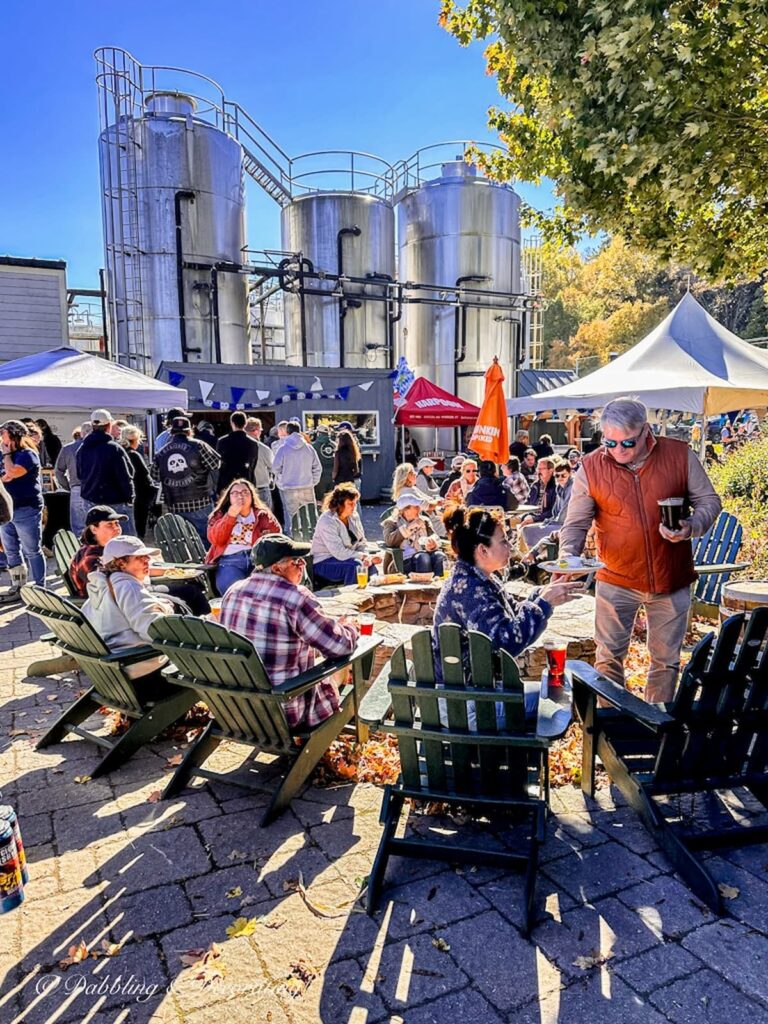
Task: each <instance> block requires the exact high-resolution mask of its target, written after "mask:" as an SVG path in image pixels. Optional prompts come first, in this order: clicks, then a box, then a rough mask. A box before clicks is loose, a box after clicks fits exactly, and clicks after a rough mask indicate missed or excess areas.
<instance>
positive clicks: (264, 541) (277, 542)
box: [251, 533, 312, 569]
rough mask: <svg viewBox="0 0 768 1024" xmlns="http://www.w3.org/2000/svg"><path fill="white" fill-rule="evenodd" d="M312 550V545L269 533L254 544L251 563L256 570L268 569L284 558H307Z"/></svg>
mask: <svg viewBox="0 0 768 1024" xmlns="http://www.w3.org/2000/svg"><path fill="white" fill-rule="evenodd" d="M311 550H312V545H311V544H304V543H302V542H301V541H296V540H293V539H292V538H291V537H286V536H285V534H284V533H269V534H267V535H266V536H264V537H260V538H259V539H258V540H257V541H256V543H255V544H254V546H253V550H252V551H251V561H252V562H253V566H254V568H255V569H268V568H269V567H270V565H274V564H275V563H276V562H279V561H281V559H283V558H306V557H307V555H308V554H309V553H310V551H311Z"/></svg>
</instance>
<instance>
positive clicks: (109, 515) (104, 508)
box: [85, 505, 128, 526]
mask: <svg viewBox="0 0 768 1024" xmlns="http://www.w3.org/2000/svg"><path fill="white" fill-rule="evenodd" d="M127 518H128V516H123V515H121V514H120V513H119V512H115V510H114V509H113V508H110V507H109V505H93V506H92V507H91V508H89V509H88V512H87V514H86V517H85V525H86V526H95V525H96V523H105V522H108V523H121V522H123V520H125V519H127Z"/></svg>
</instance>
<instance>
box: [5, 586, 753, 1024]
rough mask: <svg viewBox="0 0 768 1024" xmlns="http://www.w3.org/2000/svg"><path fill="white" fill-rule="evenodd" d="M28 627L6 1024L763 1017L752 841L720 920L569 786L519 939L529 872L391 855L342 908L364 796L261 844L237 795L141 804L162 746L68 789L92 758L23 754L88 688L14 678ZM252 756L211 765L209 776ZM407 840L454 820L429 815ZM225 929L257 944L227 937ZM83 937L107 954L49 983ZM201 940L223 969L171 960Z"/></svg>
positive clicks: (13, 749) (361, 841) (367, 804)
mask: <svg viewBox="0 0 768 1024" xmlns="http://www.w3.org/2000/svg"><path fill="white" fill-rule="evenodd" d="M40 632H41V628H40V626H39V624H38V623H37V622H36V620H30V619H29V618H28V616H27V615H26V614H25V613H23V612H21V611H20V610H19V608H18V606H16V607H14V608H13V609H11V610H6V611H4V612H2V614H0V787H1V788H2V794H3V799H4V800H9V801H10V802H11V803H13V804H14V805H15V806H16V808H17V810H18V813H19V816H20V819H21V825H22V830H23V834H24V838H25V841H26V843H27V847H28V855H29V861H30V874H31V879H30V883H29V886H28V896H27V900H26V902H25V903H24V904H23V906H22V907H21V908H19V909H18V910H16V911H14V912H12V913H10V914H8V915H5V916H3V917H2V918H0V979H3V981H2V986H1V987H0V1021H2V1022H3V1024H10V1022H15V1021H24V1022H25V1024H41V1022H44V1021H49V1022H51V1024H52V1022H53V1021H56V1022H57V1024H59V1022H60V1024H66V1022H70V1021H88V1022H94V1024H102V1022H108V1021H109V1022H123V1021H130V1022H141V1024H146V1022H149V1021H158V1022H169V1024H170V1022H173V1024H177V1022H182V1021H183V1022H189V1024H203V1022H216V1024H219V1022H222V1024H223V1022H226V1024H239V1022H240V1021H243V1022H249V1024H251V1022H262V1021H269V1022H272V1024H283V1022H295V1024H299V1022H319V1021H322V1022H324V1024H325V1022H328V1024H331V1022H333V1024H337V1022H339V1024H375V1022H376V1021H389V1022H401V1021H405V1022H407V1024H427V1022H441V1024H442V1022H449V1024H454V1022H457V1024H458V1022H459V1021H461V1022H467V1024H470V1022H471V1024H474V1022H480V1024H496V1022H500V1021H504V1022H508V1024H529V1022H530V1024H565V1022H574V1024H576V1022H581V1021H584V1022H590V1024H602V1022H614V1021H615V1022H619V1021H621V1022H627V1024H661V1022H663V1021H669V1022H674V1024H687V1022H728V1024H742V1022H744V1024H747V1022H749V1024H755V1022H760V1021H768V969H767V968H766V965H768V913H767V911H768V850H766V849H765V848H760V847H755V848H752V849H748V850H745V851H744V850H743V851H741V852H736V853H728V852H721V853H720V854H719V855H718V857H717V859H716V861H715V871H716V874H717V875H718V877H719V878H722V880H723V881H725V882H727V883H728V884H729V885H731V886H733V887H734V888H735V889H737V890H738V893H739V895H738V896H737V897H736V898H735V899H733V900H732V901H730V902H729V903H728V909H729V914H728V916H727V917H725V918H723V919H721V920H718V919H716V918H714V917H713V916H712V914H710V912H709V911H708V910H707V909H706V908H705V907H703V906H702V905H701V904H700V903H699V902H698V901H697V900H696V899H695V898H693V897H692V895H691V893H690V892H689V891H688V889H686V888H685V887H684V886H683V885H682V884H681V883H680V882H679V881H678V880H677V879H676V878H675V876H674V875H673V874H672V873H671V871H670V868H669V865H668V864H667V862H666V861H665V859H664V857H663V856H662V854H661V853H660V852H659V851H658V850H657V849H656V847H655V845H654V843H653V841H652V839H651V838H650V837H649V835H648V834H647V833H646V832H645V830H644V829H643V828H642V827H641V826H640V825H639V824H638V822H637V820H636V818H635V816H634V814H633V813H632V812H631V811H630V810H629V809H628V808H626V807H623V806H617V805H616V802H615V801H616V797H615V796H614V794H613V793H612V791H610V790H608V789H604V790H601V791H600V792H599V795H598V799H597V800H596V801H587V800H585V799H584V798H583V797H582V795H581V793H580V792H579V791H578V790H576V789H572V788H568V789H560V790H556V791H555V792H554V794H553V814H552V817H551V819H550V822H549V826H548V838H547V842H546V846H545V848H544V851H543V864H542V867H541V871H540V875H539V881H538V887H537V895H538V904H539V918H538V924H537V927H536V928H535V930H534V932H533V934H532V939H531V941H530V942H529V941H527V940H525V939H524V938H523V937H522V936H521V933H520V931H519V928H518V925H519V921H520V912H519V907H518V904H519V901H520V892H521V881H520V878H519V876H514V875H512V876H505V875H503V874H501V873H500V872H498V871H496V870H489V869H486V868H483V867H478V868H477V869H474V868H469V867H464V868H452V867H450V866H442V865H440V864H438V863H430V862H404V861H399V862H398V861H393V862H392V863H391V865H390V870H389V874H388V879H387V888H386V889H385V892H384V897H383V899H382V904H381V909H380V911H379V913H378V914H377V916H376V917H375V918H374V919H371V918H369V917H368V916H367V915H366V914H364V913H362V912H361V911H360V909H359V905H358V906H356V905H355V899H356V896H357V895H358V894H359V891H360V886H361V884H362V880H363V879H364V877H365V876H366V875H367V873H368V871H369V870H370V866H371V862H372V858H373V854H374V851H375V849H376V846H377V843H378V838H379V825H378V811H379V804H380V796H381V794H380V791H379V790H378V789H377V788H376V787H374V786H371V785H356V786H355V785H339V786H334V787H329V788H324V787H322V786H316V785H314V786H310V787H309V788H308V789H307V790H306V791H305V793H304V794H303V796H302V797H301V799H298V800H295V801H294V803H293V806H292V808H291V810H289V811H288V812H287V813H286V814H285V815H283V816H282V817H281V818H280V819H279V820H278V821H277V822H276V823H275V824H274V825H272V826H271V827H269V828H268V829H260V828H259V826H258V823H257V822H258V817H259V815H258V808H259V807H260V806H261V805H262V804H263V802H264V801H263V799H262V798H261V797H260V796H254V795H251V794H248V793H246V792H245V791H244V790H242V789H241V788H238V787H236V786H228V785H227V786H223V785H212V784H208V785H204V786H202V788H198V789H195V790H188V791H186V792H185V793H184V794H183V795H182V797H181V798H179V799H177V800H173V801H170V802H168V803H156V802H151V800H150V799H149V798H150V797H151V796H152V794H153V793H154V791H156V790H158V789H159V788H160V787H161V786H162V785H163V782H164V780H165V778H167V772H168V764H167V761H168V759H169V758H172V757H174V756H175V755H176V754H177V753H178V749H177V748H175V747H174V746H173V744H172V743H171V742H170V741H166V742H160V743H157V744H154V745H153V746H152V748H151V749H148V750H145V751H144V752H142V753H141V754H140V755H138V756H136V757H134V758H133V760H132V761H131V762H130V763H129V764H128V765H126V766H125V767H124V768H123V769H121V770H119V771H116V772H114V773H113V774H112V775H111V776H109V777H108V778H104V779H98V780H91V781H86V782H82V781H81V782H77V781H76V779H78V778H82V777H84V776H87V775H88V773H89V769H91V768H92V767H93V766H94V764H95V763H96V751H95V749H94V747H92V746H91V745H89V744H87V743H86V742H84V741H81V740H79V739H75V740H69V741H67V742H66V743H63V744H60V745H59V746H56V747H51V748H49V749H47V750H45V751H40V752H39V753H38V752H36V751H35V750H34V747H33V740H34V738H35V735H36V734H39V732H40V731H42V730H43V729H44V728H46V727H47V725H48V724H49V723H50V721H51V720H52V718H53V716H55V715H56V714H57V712H58V710H59V709H60V707H61V706H62V705H65V704H66V703H67V702H68V701H69V700H71V699H72V698H73V696H74V694H75V693H76V691H77V690H78V689H79V688H80V686H81V685H82V681H81V680H79V679H78V678H77V677H75V676H67V677H65V678H62V679H45V678H43V679H39V678H27V677H26V667H27V665H28V664H29V663H30V662H32V661H34V660H35V659H37V658H39V657H45V656H46V654H47V653H48V650H49V649H48V648H47V646H46V645H45V644H42V643H40V642H39V641H38V640H37V637H38V636H39V635H40ZM102 723H103V720H102ZM245 753H246V751H245V748H238V747H234V746H231V747H224V748H222V749H221V751H220V752H219V753H218V755H217V756H218V762H219V767H223V768H225V769H226V768H228V767H232V768H234V767H236V766H237V765H239V764H240V763H241V762H242V760H243V757H244V755H245ZM409 827H413V828H416V829H419V830H425V829H428V828H437V829H450V828H452V827H455V826H454V825H453V823H452V822H451V821H450V820H447V819H440V818H436V817H427V816H424V815H421V816H418V817H415V818H412V826H409ZM468 831H469V827H468V826H465V827H464V832H468ZM472 831H473V833H474V835H473V839H474V840H475V841H478V840H479V841H484V842H488V843H497V842H504V840H505V838H506V837H505V834H504V833H503V832H494V833H492V832H491V830H483V829H481V828H479V827H475V828H473V829H472ZM299 878H300V879H301V881H302V883H303V887H304V889H303V891H302V890H301V889H300V888H299V884H298V880H299ZM238 917H243V918H246V919H248V921H250V922H252V923H251V924H249V925H248V927H247V928H246V931H249V932H250V934H245V935H241V936H238V937H230V936H229V935H228V934H227V928H228V927H230V926H232V924H233V922H234V921H235V919H236V918H238ZM81 940H84V941H85V943H86V945H87V947H88V948H89V949H92V950H95V951H99V950H102V949H103V948H104V947H103V946H102V942H103V943H104V945H105V946H106V947H109V946H110V944H113V943H114V944H119V950H118V951H117V953H116V955H114V956H111V957H110V956H106V955H104V956H100V957H99V958H93V957H91V958H88V959H86V960H84V961H83V962H77V963H74V964H73V965H71V966H69V967H68V968H67V969H66V970H63V969H62V968H60V967H59V966H58V963H59V961H61V960H62V959H63V958H65V957H66V956H67V954H68V950H69V949H70V948H71V947H73V946H77V945H78V944H79V943H80V941H81ZM438 940H442V941H441V942H440V941H438ZM211 943H215V944H217V946H218V950H219V955H218V956H216V957H212V958H211V957H209V959H208V962H207V964H205V965H202V964H200V963H198V964H197V965H193V966H185V964H184V963H183V962H182V959H181V955H182V954H183V953H188V951H190V950H195V949H197V950H202V951H204V950H207V949H209V947H210V945H211ZM110 951H111V952H115V950H114V948H112V949H110ZM200 956H202V954H200ZM186 959H187V960H188V961H189V960H194V959H195V955H194V954H193V955H192V956H191V957H189V956H188V957H187V958H186Z"/></svg>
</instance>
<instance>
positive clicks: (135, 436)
mask: <svg viewBox="0 0 768 1024" xmlns="http://www.w3.org/2000/svg"><path fill="white" fill-rule="evenodd" d="M143 440H144V435H143V434H142V432H141V430H140V429H139V428H138V427H134V426H133V425H132V424H130V423H129V424H128V425H127V426H125V427H123V429H122V432H121V435H120V441H121V443H122V446H123V448H124V449H125V452H126V454H127V456H128V461H129V462H130V463H131V467H132V468H133V486H134V490H135V492H136V499H135V501H134V505H133V508H134V518H135V521H136V536H137V537H141V538H142V540H143V538H144V535H145V534H146V532H147V520H148V519H149V510H150V509H151V508H152V506H153V505H154V503H155V501H156V500H157V487H156V486H155V484H154V483H153V482H152V477H151V475H150V472H149V466H147V464H146V462H145V461H144V456H143V455H142V454H141V451H140V450H139V449H140V445H141V443H142V441H143Z"/></svg>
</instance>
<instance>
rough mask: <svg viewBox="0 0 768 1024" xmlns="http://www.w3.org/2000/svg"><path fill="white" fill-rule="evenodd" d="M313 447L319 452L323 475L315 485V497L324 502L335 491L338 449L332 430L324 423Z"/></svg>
mask: <svg viewBox="0 0 768 1024" xmlns="http://www.w3.org/2000/svg"><path fill="white" fill-rule="evenodd" d="M312 447H313V448H314V449H315V451H316V452H317V457H318V459H320V466H321V467H322V475H321V476H320V479H319V481H318V482H317V483H316V484H315V497H316V498H317V500H318V501H323V499H324V498H325V496H326V494H329V493H330V492H331V491H332V490H333V466H334V462H335V459H336V449H335V448H334V445H333V441H332V440H331V434H330V430H329V429H328V427H327V426H326V425H325V424H324V423H319V424H318V426H317V430H316V431H315V440H314V441H313V442H312Z"/></svg>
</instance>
